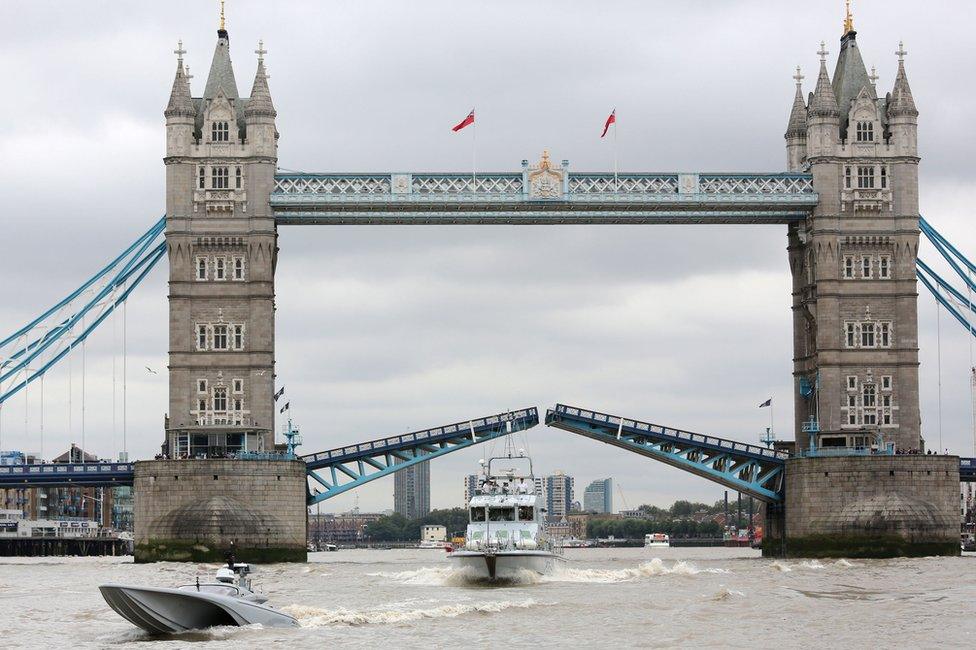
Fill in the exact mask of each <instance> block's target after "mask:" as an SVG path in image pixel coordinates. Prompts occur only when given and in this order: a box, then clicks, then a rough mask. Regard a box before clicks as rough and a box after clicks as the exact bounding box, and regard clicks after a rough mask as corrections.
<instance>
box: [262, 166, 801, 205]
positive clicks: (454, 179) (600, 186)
mask: <svg viewBox="0 0 976 650" xmlns="http://www.w3.org/2000/svg"><path fill="white" fill-rule="evenodd" d="M816 197H817V195H816V193H815V192H814V187H813V177H812V176H811V175H809V174H797V173H776V174H698V173H690V174H678V173H663V174H661V173H622V174H617V175H614V174H611V173H602V172H601V173H572V172H569V173H567V175H566V176H565V177H564V182H563V187H562V191H556V192H549V193H547V194H546V195H545V196H538V195H534V194H533V192H532V188H531V183H530V182H529V180H528V176H527V175H526V174H524V173H485V174H477V175H472V174H456V173H454V174H440V173H437V174H434V173H426V174H411V173H402V174H399V173H389V174H387V173H377V174H361V173H350V174H343V173H335V174H320V173H287V174H278V175H276V176H275V184H274V191H273V193H272V203H273V204H279V205H287V204H289V203H299V204H300V203H307V202H325V203H371V202H375V203H390V202H393V203H396V202H402V203H410V202H423V203H427V202H433V203H437V202H487V203H492V202H495V203H506V202H507V203H511V202H523V201H525V202H542V203H544V202H546V201H556V202H587V203H590V202H596V201H601V202H602V201H606V202H641V201H645V202H646V201H654V200H655V199H656V200H659V201H668V202H671V201H677V202H681V201H685V202H693V201H709V200H718V199H720V198H721V199H722V200H732V201H735V200H738V201H759V202H761V201H764V200H777V201H789V200H791V199H793V200H797V201H801V202H809V201H815V200H816Z"/></svg>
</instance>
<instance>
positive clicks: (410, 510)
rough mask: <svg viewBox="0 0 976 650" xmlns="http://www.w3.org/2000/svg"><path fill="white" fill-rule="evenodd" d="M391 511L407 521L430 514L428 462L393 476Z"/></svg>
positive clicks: (402, 470)
mask: <svg viewBox="0 0 976 650" xmlns="http://www.w3.org/2000/svg"><path fill="white" fill-rule="evenodd" d="M393 510H395V511H396V512H397V513H398V514H401V515H403V516H404V517H406V518H407V519H418V518H420V517H424V516H426V515H427V514H428V513H429V512H430V461H425V462H423V463H418V464H416V465H413V466H411V467H407V468H406V469H401V470H400V471H399V472H397V473H396V474H394V482H393Z"/></svg>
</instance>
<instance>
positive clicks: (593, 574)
mask: <svg viewBox="0 0 976 650" xmlns="http://www.w3.org/2000/svg"><path fill="white" fill-rule="evenodd" d="M728 572H729V571H728V570H727V569H700V568H698V567H697V566H695V565H694V564H691V563H690V562H684V561H682V560H678V561H677V562H675V563H674V564H672V565H671V566H668V565H666V564H665V563H664V562H663V561H662V560H661V559H660V558H654V559H653V560H651V561H649V562H642V563H641V564H639V565H637V566H636V567H633V568H628V569H574V568H571V567H562V568H560V569H559V570H557V571H556V573H554V574H553V575H551V576H543V577H542V580H543V581H545V582H595V583H613V582H631V581H634V580H641V579H644V578H656V577H659V576H669V575H675V576H696V575H698V574H700V573H728Z"/></svg>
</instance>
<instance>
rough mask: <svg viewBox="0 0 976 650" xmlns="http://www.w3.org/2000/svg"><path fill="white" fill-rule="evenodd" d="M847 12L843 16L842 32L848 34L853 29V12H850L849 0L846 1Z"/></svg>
mask: <svg viewBox="0 0 976 650" xmlns="http://www.w3.org/2000/svg"><path fill="white" fill-rule="evenodd" d="M846 5H847V13H846V15H845V16H844V33H845V34H848V33H850V32H853V31H854V14H852V13H851V0H847V1H846Z"/></svg>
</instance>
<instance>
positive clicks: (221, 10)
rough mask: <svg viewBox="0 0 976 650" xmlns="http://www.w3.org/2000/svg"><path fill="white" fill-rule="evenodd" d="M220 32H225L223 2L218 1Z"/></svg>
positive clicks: (221, 0)
mask: <svg viewBox="0 0 976 650" xmlns="http://www.w3.org/2000/svg"><path fill="white" fill-rule="evenodd" d="M220 31H222V32H223V31H226V30H225V29H224V0H220Z"/></svg>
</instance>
